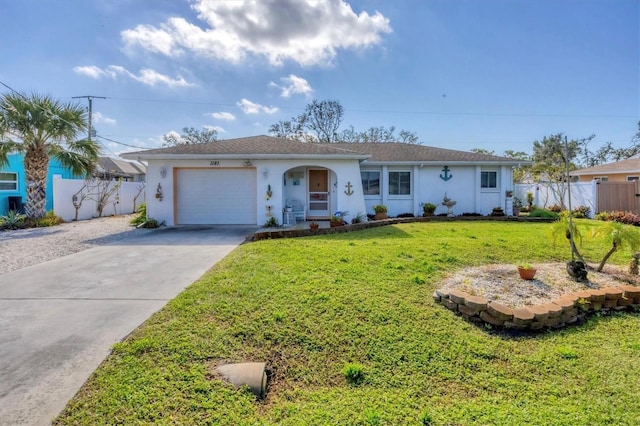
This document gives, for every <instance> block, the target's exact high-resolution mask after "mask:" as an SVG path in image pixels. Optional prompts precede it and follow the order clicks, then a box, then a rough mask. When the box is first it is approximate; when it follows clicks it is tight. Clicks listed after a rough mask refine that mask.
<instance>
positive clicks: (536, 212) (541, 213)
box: [529, 209, 560, 219]
mask: <svg viewBox="0 0 640 426" xmlns="http://www.w3.org/2000/svg"><path fill="white" fill-rule="evenodd" d="M529 217H541V218H544V219H558V218H559V217H560V215H559V214H558V213H556V212H552V211H549V210H545V209H533V210H531V213H529Z"/></svg>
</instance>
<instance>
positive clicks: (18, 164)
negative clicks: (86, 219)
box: [0, 154, 74, 215]
mask: <svg viewBox="0 0 640 426" xmlns="http://www.w3.org/2000/svg"><path fill="white" fill-rule="evenodd" d="M55 178H64V179H72V178H74V176H73V173H71V171H70V170H69V169H67V168H66V167H63V166H62V165H61V164H60V163H59V162H58V161H57V160H56V159H55V158H51V159H50V160H49V173H48V174H47V189H46V191H47V202H46V209H47V211H49V210H51V209H53V179H55ZM26 202H27V182H26V177H25V172H24V156H23V155H22V154H11V155H9V165H8V166H4V167H0V215H4V214H6V212H7V211H9V210H19V211H24V209H23V204H26Z"/></svg>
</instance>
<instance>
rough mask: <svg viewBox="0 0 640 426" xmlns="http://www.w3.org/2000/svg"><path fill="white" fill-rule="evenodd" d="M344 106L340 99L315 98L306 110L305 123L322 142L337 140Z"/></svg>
mask: <svg viewBox="0 0 640 426" xmlns="http://www.w3.org/2000/svg"><path fill="white" fill-rule="evenodd" d="M343 114H344V108H343V107H342V105H341V104H340V102H338V101H332V100H324V101H318V100H317V99H314V100H313V101H311V103H310V104H308V105H307V107H306V108H305V110H304V114H303V115H304V116H305V117H306V122H305V125H306V126H307V128H308V129H310V130H312V131H314V132H315V134H316V136H317V138H318V141H320V142H337V139H338V129H339V128H340V123H342V115H343Z"/></svg>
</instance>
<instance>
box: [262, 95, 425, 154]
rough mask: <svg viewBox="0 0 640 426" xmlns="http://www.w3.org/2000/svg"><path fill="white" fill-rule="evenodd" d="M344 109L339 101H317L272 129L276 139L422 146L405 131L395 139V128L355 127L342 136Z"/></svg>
mask: <svg viewBox="0 0 640 426" xmlns="http://www.w3.org/2000/svg"><path fill="white" fill-rule="evenodd" d="M343 114H344V108H343V107H342V105H341V104H340V102H339V101H333V100H324V101H318V100H316V99H314V100H313V101H312V102H311V103H310V104H308V105H307V106H306V107H305V110H304V113H303V114H301V115H299V116H298V117H293V118H291V120H287V121H278V122H277V123H274V124H272V125H271V126H270V127H269V133H270V134H271V135H273V136H276V137H280V138H285V139H292V140H298V141H302V142H325V143H330V142H405V143H418V135H416V133H415V132H410V131H408V130H401V131H400V132H399V133H398V135H395V134H394V132H395V127H394V126H391V127H389V128H386V127H384V126H379V127H370V128H369V129H367V130H365V131H357V130H356V129H355V128H354V127H353V126H349V127H348V128H346V129H344V130H342V131H341V132H339V129H340V124H341V123H342V116H343Z"/></svg>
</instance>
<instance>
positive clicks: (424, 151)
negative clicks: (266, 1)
mask: <svg viewBox="0 0 640 426" xmlns="http://www.w3.org/2000/svg"><path fill="white" fill-rule="evenodd" d="M163 155H168V156H171V157H173V156H183V155H184V156H193V155H236V156H247V158H252V157H251V156H259V155H266V156H278V155H282V156H291V155H298V156H301V155H308V156H322V155H327V156H344V157H352V158H359V159H365V158H368V160H367V161H369V162H390V163H391V162H411V163H417V162H443V161H447V162H470V163H505V162H506V163H512V164H516V163H527V162H523V161H520V160H514V159H513V158H506V157H499V156H495V155H486V154H477V153H474V152H466V151H456V150H451V149H444V148H436V147H431V146H424V145H414V144H406V143H395V142H385V143H369V142H367V143H330V144H329V143H305V142H298V141H293V140H289V139H282V138H275V137H271V136H252V137H245V138H237V139H226V140H219V141H216V142H210V143H204V144H194V145H181V146H174V147H168V148H159V149H150V150H146V151H138V152H131V153H127V154H126V155H125V156H126V158H136V156H139V157H140V158H145V157H147V156H148V157H158V156H163Z"/></svg>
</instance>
